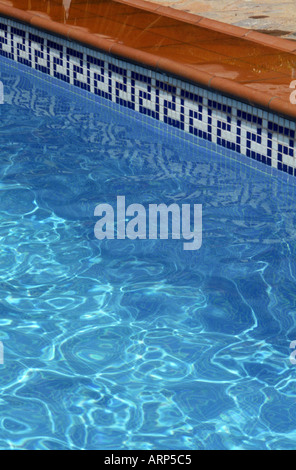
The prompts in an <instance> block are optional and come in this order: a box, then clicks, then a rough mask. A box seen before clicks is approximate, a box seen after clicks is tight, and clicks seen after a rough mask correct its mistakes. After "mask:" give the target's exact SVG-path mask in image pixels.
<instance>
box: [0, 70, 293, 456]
mask: <svg viewBox="0 0 296 470" xmlns="http://www.w3.org/2000/svg"><path fill="white" fill-rule="evenodd" d="M0 80H2V81H3V83H4V89H5V103H4V105H1V106H0V117H1V123H0V155H1V159H0V240H1V256H0V340H1V341H2V343H3V346H4V364H3V365H1V366H0V423H1V425H0V448H1V449H9V448H13V449H125V450H126V449H187V450H192V449H292V448H294V447H295V440H296V366H295V365H292V364H291V362H290V359H289V357H290V353H291V352H292V351H291V350H290V348H289V346H290V342H291V341H293V340H296V318H295V312H296V264H295V254H296V230H295V217H296V216H295V214H296V202H295V186H293V185H292V184H291V183H287V182H286V181H284V180H282V179H281V178H274V177H273V176H271V175H266V174H264V173H263V172H260V171H259V170H258V169H252V168H251V169H250V168H247V167H245V166H244V165H243V164H242V163H241V162H240V160H232V159H231V158H225V157H224V156H219V155H218V154H215V153H213V152H211V154H210V153H209V151H208V150H206V149H205V148H204V147H202V146H197V145H193V143H189V142H184V141H182V140H181V139H179V138H177V137H175V136H171V135H168V134H166V133H165V132H161V130H159V129H156V128H155V129H154V128H153V127H149V126H148V125H145V124H143V123H140V122H137V121H136V120H134V119H132V117H127V116H126V115H124V114H120V113H115V112H114V111H111V110H110V109H108V108H106V107H104V106H101V105H98V104H97V103H96V104H94V103H92V102H91V101H88V100H86V99H85V96H84V95H83V96H82V95H81V96H78V95H75V94H74V93H70V92H69V91H67V90H66V89H60V88H58V87H56V86H54V82H48V83H46V82H44V81H42V80H38V79H37V78H36V77H33V76H30V75H28V74H26V73H23V71H20V70H19V69H16V68H13V67H10V66H9V65H8V62H7V61H3V62H1V69H0ZM260 168H261V167H259V169H260ZM117 195H125V196H126V200H127V203H128V204H131V203H133V202H137V203H140V204H143V205H144V206H148V204H149V203H161V202H163V203H166V204H170V203H172V202H176V203H178V204H182V203H190V204H202V205H203V244H202V247H201V249H200V250H198V251H184V250H183V243H182V242H181V241H178V240H171V239H169V240H167V241H166V240H134V241H132V240H103V241H99V240H97V239H96V238H95V236H94V226H95V223H96V221H97V219H96V218H95V217H94V209H95V207H96V205H97V204H99V203H103V202H106V203H109V204H112V205H115V203H116V197H117Z"/></svg>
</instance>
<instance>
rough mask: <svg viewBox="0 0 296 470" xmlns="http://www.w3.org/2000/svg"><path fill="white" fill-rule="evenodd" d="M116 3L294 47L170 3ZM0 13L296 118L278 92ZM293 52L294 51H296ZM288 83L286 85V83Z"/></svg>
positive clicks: (24, 15) (11, 10) (31, 17)
mask: <svg viewBox="0 0 296 470" xmlns="http://www.w3.org/2000/svg"><path fill="white" fill-rule="evenodd" d="M117 1H118V2H119V3H123V4H127V5H130V6H134V7H137V8H140V9H144V10H147V11H154V12H157V13H158V14H160V15H163V16H170V17H173V18H175V19H178V20H181V21H184V22H186V23H191V24H196V25H197V24H199V25H200V26H202V27H204V28H207V29H210V30H214V31H219V32H222V33H224V34H227V35H229V36H235V37H240V38H244V39H247V40H249V41H251V42H255V43H258V44H261V45H266V46H270V47H272V48H275V49H278V50H279V51H281V52H289V53H294V52H295V51H296V43H295V44H294V43H293V42H292V41H289V40H287V39H282V38H278V37H270V36H268V35H265V34H262V33H257V32H255V31H252V30H248V29H245V28H241V27H239V26H233V25H229V24H226V23H222V22H219V21H216V20H211V19H207V18H204V17H202V16H199V15H194V14H191V13H187V12H183V11H180V10H175V9H173V8H171V7H164V6H161V5H159V4H154V3H151V2H146V1H144V0H117ZM0 16H4V17H8V18H11V19H14V20H17V21H19V22H22V23H25V24H27V25H29V26H32V27H34V28H37V29H41V30H44V31H46V32H50V33H52V34H54V35H58V36H61V37H63V38H65V39H67V40H70V41H74V42H77V43H80V44H83V45H85V46H89V47H91V48H92V49H98V50H101V51H103V52H106V53H108V54H112V55H115V56H117V57H120V58H122V59H125V60H128V61H133V62H135V63H138V64H140V65H144V66H147V67H149V68H150V69H152V70H154V71H155V72H164V73H169V74H172V75H174V76H176V77H178V78H180V79H184V80H186V81H190V82H192V83H194V84H196V85H201V86H203V87H206V88H207V89H209V90H211V91H216V92H220V93H222V94H224V95H227V96H229V97H232V98H235V99H239V100H240V101H242V102H244V103H247V104H249V105H256V106H259V107H260V108H262V109H264V110H267V111H270V112H273V113H277V114H279V115H280V116H283V117H286V118H288V119H292V120H296V106H295V105H293V104H291V103H290V102H288V101H287V102H286V101H284V100H282V99H281V98H279V97H278V96H277V95H272V94H267V93H262V92H259V91H256V90H253V89H251V88H249V87H247V86H244V85H243V84H240V83H237V82H235V81H232V80H229V79H227V78H221V77H218V76H217V75H215V74H210V73H207V72H204V71H201V70H196V68H195V67H191V66H185V65H182V67H180V64H179V63H178V62H175V61H173V60H170V59H166V58H160V57H159V56H157V55H154V54H152V53H147V52H144V51H141V50H138V49H136V48H132V47H128V46H125V45H123V44H119V43H118V42H115V41H113V40H112V39H104V38H99V37H95V36H94V35H93V34H91V33H85V32H82V31H78V30H77V29H76V28H75V27H74V26H69V25H64V24H61V23H58V22H55V21H52V20H48V19H46V18H43V17H40V16H38V15H37V14H34V13H30V12H26V11H22V10H19V9H17V8H15V7H10V6H8V5H4V4H1V3H0ZM295 55H296V54H295ZM287 86H288V85H287Z"/></svg>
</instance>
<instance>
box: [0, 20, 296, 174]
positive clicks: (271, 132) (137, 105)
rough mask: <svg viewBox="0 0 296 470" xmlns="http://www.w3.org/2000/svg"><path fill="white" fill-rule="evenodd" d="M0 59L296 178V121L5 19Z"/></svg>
mask: <svg viewBox="0 0 296 470" xmlns="http://www.w3.org/2000/svg"><path fill="white" fill-rule="evenodd" d="M0 55H2V56H4V57H6V58H8V59H10V60H13V61H15V62H18V63H21V64H23V65H25V66H27V67H31V68H33V69H36V70H38V71H39V72H41V73H43V74H47V75H50V76H51V77H54V78H56V79H58V80H60V81H63V82H65V83H68V84H70V85H73V86H75V87H79V88H81V89H83V90H86V91H88V92H90V93H93V94H95V95H98V96H100V97H102V98H105V99H107V100H109V101H111V102H114V103H117V104H119V105H120V106H122V107H125V108H128V109H129V110H132V111H135V112H137V113H140V115H145V116H147V117H150V118H152V119H155V120H158V121H161V122H164V123H165V124H167V125H168V126H169V127H171V128H175V129H178V130H181V131H183V132H186V133H189V134H191V135H193V136H195V137H197V138H202V139H204V140H205V141H208V142H211V143H213V144H217V145H218V146H221V147H224V148H225V149H228V150H229V151H233V152H236V153H240V154H242V155H244V156H245V157H246V158H248V159H250V160H254V161H257V162H261V163H262V164H265V165H267V166H272V167H274V168H277V169H278V170H280V171H283V172H285V173H287V174H290V175H294V176H296V161H295V139H296V125H295V121H292V120H288V119H284V118H282V117H280V116H278V115H277V114H273V113H271V112H266V111H265V110H262V109H260V108H256V107H253V106H250V105H247V104H245V103H243V102H240V101H237V100H235V99H233V98H229V97H227V96H223V95H222V94H220V93H218V92H217V93H216V92H213V91H210V90H207V89H206V88H203V87H201V86H198V85H194V84H192V83H188V82H186V81H182V80H180V79H177V78H175V77H171V76H169V75H167V74H165V73H158V72H155V71H154V70H150V69H148V68H146V67H142V66H140V65H134V64H132V63H129V62H127V61H124V60H122V59H118V58H116V57H114V56H112V55H108V54H106V53H104V52H100V51H98V50H94V49H91V48H87V47H85V46H82V45H80V44H78V43H75V42H72V41H68V40H66V39H64V38H61V37H57V36H54V35H51V34H48V33H46V32H43V31H41V30H37V29H35V28H32V27H30V26H26V25H24V24H21V23H18V22H16V21H13V20H11V19H8V18H0Z"/></svg>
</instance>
